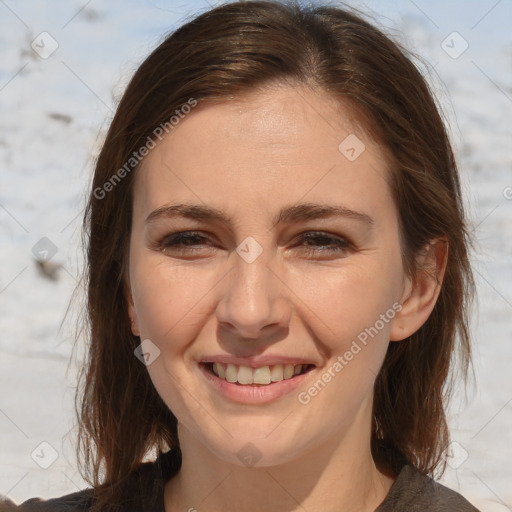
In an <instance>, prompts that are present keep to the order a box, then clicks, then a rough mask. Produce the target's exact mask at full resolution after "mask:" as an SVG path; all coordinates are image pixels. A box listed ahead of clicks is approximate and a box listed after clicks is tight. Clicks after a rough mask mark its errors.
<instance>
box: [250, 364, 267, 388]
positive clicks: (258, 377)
mask: <svg viewBox="0 0 512 512" xmlns="http://www.w3.org/2000/svg"><path fill="white" fill-rule="evenodd" d="M252 382H253V384H270V368H269V367H268V366H262V367H261V368H255V369H254V370H253V373H252Z"/></svg>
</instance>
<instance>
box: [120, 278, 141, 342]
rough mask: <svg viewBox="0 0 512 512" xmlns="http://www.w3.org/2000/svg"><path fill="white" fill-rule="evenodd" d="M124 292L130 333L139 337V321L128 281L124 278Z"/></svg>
mask: <svg viewBox="0 0 512 512" xmlns="http://www.w3.org/2000/svg"><path fill="white" fill-rule="evenodd" d="M124 291H125V298H126V304H127V305H128V316H129V317H130V322H131V329H132V333H133V334H134V335H135V336H140V330H139V320H138V318H137V313H136V311H135V306H134V304H133V296H132V290H131V287H130V283H129V281H128V279H126V278H125V280H124Z"/></svg>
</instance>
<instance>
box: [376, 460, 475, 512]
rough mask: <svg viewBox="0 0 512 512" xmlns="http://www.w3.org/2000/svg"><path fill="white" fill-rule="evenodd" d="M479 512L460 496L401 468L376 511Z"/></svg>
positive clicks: (420, 475)
mask: <svg viewBox="0 0 512 512" xmlns="http://www.w3.org/2000/svg"><path fill="white" fill-rule="evenodd" d="M391 511H393V512H426V511H428V512H479V511H478V509H476V508H475V507H474V506H473V505H471V503H469V501H467V500H466V499H465V498H464V497H463V496H461V495H460V494H459V493H457V492H455V491H453V490H451V489H449V488H448V487H445V486H444V485H442V484H440V483H439V482H436V481H435V480H433V479H432V478H430V477H428V476H425V475H423V474H422V473H421V472H420V471H418V470H417V469H415V468H413V467H412V466H404V467H403V468H402V470H401V471H400V474H399V475H398V477H397V479H396V481H395V483H394V484H393V486H392V487H391V489H390V491H389V494H388V496H387V497H386V499H385V500H384V501H383V502H382V503H381V505H380V506H379V507H378V508H377V510H376V512H391Z"/></svg>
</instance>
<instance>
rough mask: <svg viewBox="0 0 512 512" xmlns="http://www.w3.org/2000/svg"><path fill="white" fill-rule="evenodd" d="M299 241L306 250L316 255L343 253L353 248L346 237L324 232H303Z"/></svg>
mask: <svg viewBox="0 0 512 512" xmlns="http://www.w3.org/2000/svg"><path fill="white" fill-rule="evenodd" d="M298 241H299V243H301V244H302V247H304V248H305V249H306V252H308V253H311V254H316V255H322V254H338V253H340V254H343V253H345V252H346V251H348V250H349V249H350V248H351V244H350V242H348V241H347V240H346V239H345V238H342V237H339V236H333V235H331V234H329V233H323V232H308V233H303V234H301V235H300V236H299V240H298Z"/></svg>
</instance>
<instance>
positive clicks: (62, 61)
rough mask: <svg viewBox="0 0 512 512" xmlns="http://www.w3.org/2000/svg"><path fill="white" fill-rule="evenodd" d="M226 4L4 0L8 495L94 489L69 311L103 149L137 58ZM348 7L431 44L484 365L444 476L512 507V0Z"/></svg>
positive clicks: (458, 417)
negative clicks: (80, 461)
mask: <svg viewBox="0 0 512 512" xmlns="http://www.w3.org/2000/svg"><path fill="white" fill-rule="evenodd" d="M311 3H313V4H317V3H318V2H311ZM322 3H323V4H332V5H337V3H336V2H322ZM219 4H220V2H214V1H213V0H208V1H206V0H193V1H177V0H176V1H175V0H154V1H149V0H146V1H144V0H137V1H136V0H123V1H122V0H108V1H107V0H89V1H82V0H71V1H64V0H54V1H48V0H46V1H43V2H34V1H31V0H0V180H1V182H0V183H1V186H0V250H1V252H0V493H2V494H6V495H8V496H9V497H10V498H11V499H12V500H14V501H15V502H20V501H23V500H25V499H28V498H30V497H34V496H40V497H44V498H49V497H55V496H61V495H63V494H67V493H71V492H74V491H77V490H79V489H83V488H85V487H86V484H85V482H84V481H83V480H82V479H81V477H80V475H79V473H78V471H77V466H76V460H75V452H74V436H75V433H76V425H75V419H74V405H73V401H74V392H75V386H76V370H77V367H78V366H79V364H80V355H79V354H78V355H77V357H76V358H74V359H70V358H71V355H72V348H73V341H74V329H75V323H76V319H77V315H78V314H79V309H80V307H79V306H80V302H79V301H78V302H74V303H73V304H72V306H71V307H70V308H69V312H68V313H67V315H66V312H67V311H68V306H69V304H70V301H71V297H72V294H73V291H74V290H75V289H77V293H78V296H79V295H80V293H81V290H80V287H79V277H80V272H81V270H82V265H83V255H82V246H81V239H80V227H81V220H82V212H83V208H84V205H85V198H86V191H87V189H88V187H89V185H90V180H91V172H92V166H93V163H94V158H95V157H96V156H97V153H98V150H99V147H100V146H101V140H102V137H103V136H104V133H105V130H106V129H107V128H108V125H109V123H110V120H111V119H112V116H113V113H114V109H115V106H116V103H117V101H118V100H119V98H120V95H121V94H122V92H123V90H124V87H125V86H126V84H127V82H128V80H129V79H130V77H131V75H132V73H133V72H134V71H135V69H136V68H137V67H138V65H139V64H140V63H141V62H142V60H143V59H144V58H145V57H146V56H147V55H148V54H149V53H150V51H151V50H152V49H153V48H155V47H156V46H157V45H158V43H159V42H160V41H161V40H162V39H163V37H164V36H165V35H166V34H167V33H169V32H170V31H172V30H174V29H175V28H176V27H178V26H179V25H181V24H183V23H184V22H186V21H187V20H188V19H190V18H191V17H192V16H193V15H195V14H197V13H200V12H203V11H205V10H208V9H210V8H211V7H213V6H215V5H219ZM345 5H349V6H350V5H352V6H354V7H356V8H358V9H360V10H361V11H363V12H364V13H366V14H367V15H368V16H369V19H370V21H373V22H374V23H376V24H377V25H378V26H380V27H381V28H383V29H384V30H385V32H387V33H388V34H390V35H391V36H392V37H393V38H394V39H395V40H398V41H399V42H401V43H402V44H403V45H404V46H405V47H407V48H408V49H410V50H411V51H413V52H414V53H415V54H417V55H418V56H419V57H420V60H418V61H417V64H418V67H419V68H420V69H421V70H422V73H423V74H424V76H425V77H426V78H427V80H428V81H429V83H430V85H431V87H432V88H433V90H434V91H435V94H436V96H437V98H438V101H439V103H440V105H441V108H442V109H443V113H444V115H445V118H446V120H447V123H448V124H449V127H450V133H451V137H452V141H453V144H454V148H455V151H456V155H457V158H458V161H459V164H460V169H461V175H462V181H463V187H464V194H465V197H466V201H467V205H468V212H469V215H470V219H471V229H472V231H473V233H474V235H475V238H476V241H477V244H476V247H475V251H474V253H473V258H472V259H473V263H474V268H475V275H476V278H477V285H478V308H477V309H475V311H474V315H473V326H472V327H473V333H474V377H475V378H474V381H473V382H470V385H469V386H468V388H467V390H466V391H464V389H463V387H462V386H458V387H457V390H456V396H455V399H454V400H453V402H452V404H451V405H450V411H449V413H450V416H449V420H450V427H451V433H452V444H451V446H450V456H449V457H448V468H447V471H446V473H445V475H444V476H443V478H442V482H443V483H444V484H445V485H448V486H449V487H452V488H453V489H455V490H457V491H459V492H461V493H462V494H463V495H464V496H466V498H468V499H469V500H470V501H471V502H472V503H473V504H474V505H475V506H477V507H478V508H480V509H481V510H482V511H490V512H494V511H506V510H512V486H511V485H510V482H511V481H512V480H511V479H512V468H511V466H512V464H511V462H510V461H511V460H512V429H511V425H512V372H511V371H510V368H511V355H512V322H511V321H510V317H511V316H512V149H511V148H512V143H511V142H512V121H511V120H512V31H511V30H510V27H511V24H512V3H511V2H510V1H508V0H498V1H497V0H467V1H465V2H461V1H450V0H433V1H427V0H415V1H412V0H382V1H378V2H377V1H366V2H357V1H355V0H351V1H350V2H347V3H346V4H345ZM38 260H39V263H37V261H38ZM77 287H78V288H77ZM70 361H71V363H70ZM127 428H129V427H128V426H127Z"/></svg>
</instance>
